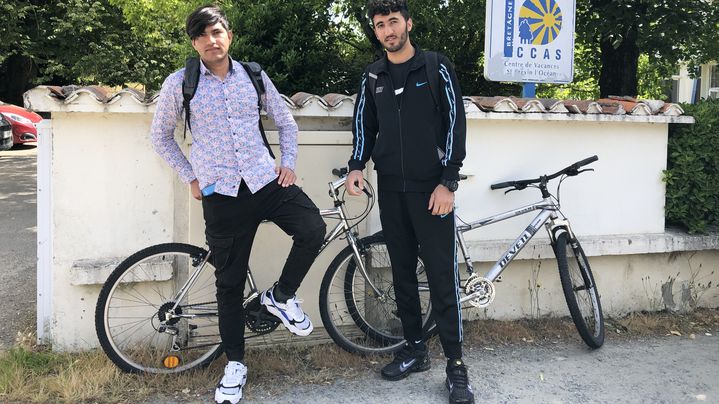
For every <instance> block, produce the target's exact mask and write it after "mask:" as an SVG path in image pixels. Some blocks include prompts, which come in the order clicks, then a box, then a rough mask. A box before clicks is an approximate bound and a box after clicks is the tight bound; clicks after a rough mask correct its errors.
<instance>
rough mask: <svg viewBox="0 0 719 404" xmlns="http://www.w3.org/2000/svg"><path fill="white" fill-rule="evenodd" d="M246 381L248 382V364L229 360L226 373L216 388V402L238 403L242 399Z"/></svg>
mask: <svg viewBox="0 0 719 404" xmlns="http://www.w3.org/2000/svg"><path fill="white" fill-rule="evenodd" d="M245 382H247V366H245V365H243V364H242V363H241V362H236V361H229V362H227V366H225V375H224V376H222V380H220V383H219V384H218V385H217V388H216V389H215V402H217V403H220V404H221V403H230V404H237V403H238V402H240V400H242V386H244V385H245Z"/></svg>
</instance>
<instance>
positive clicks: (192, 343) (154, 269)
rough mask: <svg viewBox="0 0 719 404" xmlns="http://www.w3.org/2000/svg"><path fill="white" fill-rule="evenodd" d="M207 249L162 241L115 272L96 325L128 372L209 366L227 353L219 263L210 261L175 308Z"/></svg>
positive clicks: (101, 300)
mask: <svg viewBox="0 0 719 404" xmlns="http://www.w3.org/2000/svg"><path fill="white" fill-rule="evenodd" d="M206 254H207V251H206V250H204V249H202V248H199V247H196V246H192V245H188V244H179V243H169V244H159V245H155V246H152V247H148V248H146V249H144V250H141V251H139V252H137V253H135V254H133V255H132V256H131V257H129V258H127V259H126V260H124V261H123V262H122V263H121V264H120V265H119V266H118V267H117V268H115V270H114V271H113V272H112V274H110V277H109V278H108V279H107V281H106V282H105V284H104V285H103V287H102V290H101V291H100V297H99V298H98V301H97V307H96V309H95V330H96V331H97V337H98V339H99V340H100V345H101V346H102V349H103V350H104V351H105V353H106V354H107V356H108V357H109V358H110V359H111V360H112V361H113V362H114V363H115V364H116V365H117V366H118V367H119V368H120V369H122V370H123V371H126V372H131V373H137V372H149V373H178V372H182V371H185V370H188V369H192V368H194V367H197V366H207V365H209V363H210V362H212V360H214V359H215V358H216V357H217V356H218V355H220V353H221V352H222V348H221V346H220V333H219V329H218V325H217V302H216V297H215V275H214V270H215V268H214V267H213V266H212V265H211V264H210V262H209V261H208V262H207V263H206V264H205V266H204V267H203V269H202V271H201V272H200V274H199V276H198V278H197V279H196V281H195V282H194V283H193V284H192V285H191V286H190V288H189V289H188V290H187V293H186V295H185V297H184V298H183V299H182V301H181V302H180V304H179V305H177V308H176V309H175V312H174V314H175V316H173V315H172V314H171V313H170V310H171V309H172V307H173V306H174V305H175V302H174V298H175V296H176V295H177V294H178V291H179V290H180V289H181V288H182V286H183V285H184V284H185V282H186V281H187V279H188V278H189V276H190V275H191V274H192V273H193V272H194V270H195V269H196V268H197V267H198V266H199V264H200V263H201V262H202V261H203V259H204V257H205V255H206Z"/></svg>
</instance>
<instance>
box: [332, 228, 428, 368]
mask: <svg viewBox="0 0 719 404" xmlns="http://www.w3.org/2000/svg"><path fill="white" fill-rule="evenodd" d="M358 249H359V250H360V253H361V254H362V256H363V257H364V258H365V266H366V268H368V272H369V276H370V277H371V279H372V282H373V283H374V284H375V286H376V287H377V288H378V289H379V290H380V291H381V292H384V297H379V296H376V294H375V293H374V291H372V290H371V289H370V288H368V287H367V285H366V282H365V279H364V276H363V275H362V273H361V272H360V271H358V270H357V263H356V262H355V257H354V253H353V250H352V247H351V246H347V247H346V248H344V249H343V250H342V251H340V253H339V254H337V256H336V257H335V258H334V259H333V260H332V262H331V263H330V265H329V267H328V268H327V272H326V273H325V275H324V277H323V279H322V285H321V287H320V299H319V300H320V315H321V317H322V323H323V325H324V327H325V330H326V331H327V333H328V334H329V335H330V337H331V338H332V340H333V341H334V342H335V343H337V345H339V346H340V347H341V348H342V349H344V350H346V351H347V352H350V353H358V354H363V355H366V354H387V353H392V352H394V351H396V350H399V349H400V348H401V347H402V345H404V342H405V341H404V337H403V336H402V325H401V322H400V320H399V318H398V317H397V311H396V310H397V305H396V303H395V298H394V286H393V284H392V274H391V264H390V262H389V256H388V255H387V247H386V244H385V241H384V236H383V235H382V234H381V233H377V234H375V235H372V236H368V237H364V238H362V239H360V240H358ZM373 268H374V269H373ZM418 277H419V287H420V288H421V295H420V303H421V305H422V313H423V314H422V316H423V318H422V320H423V331H424V334H425V336H426V337H429V336H431V335H432V334H433V333H434V331H435V329H436V327H435V326H434V321H433V320H432V317H431V302H430V299H429V288H428V286H427V283H426V282H427V281H426V274H425V273H424V263H423V262H422V261H421V259H420V260H418Z"/></svg>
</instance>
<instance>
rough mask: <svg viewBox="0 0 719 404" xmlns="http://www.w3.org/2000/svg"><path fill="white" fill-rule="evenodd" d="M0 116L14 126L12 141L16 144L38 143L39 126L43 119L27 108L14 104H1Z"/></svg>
mask: <svg viewBox="0 0 719 404" xmlns="http://www.w3.org/2000/svg"><path fill="white" fill-rule="evenodd" d="M0 114H2V115H3V116H4V117H5V119H7V120H8V121H9V122H10V124H11V125H12V135H13V136H12V140H13V143H14V144H22V143H27V142H37V128H36V127H35V125H37V123H38V122H40V121H42V117H41V116H40V115H38V114H36V113H34V112H32V111H29V110H27V109H25V108H20V107H18V106H15V105H12V104H0Z"/></svg>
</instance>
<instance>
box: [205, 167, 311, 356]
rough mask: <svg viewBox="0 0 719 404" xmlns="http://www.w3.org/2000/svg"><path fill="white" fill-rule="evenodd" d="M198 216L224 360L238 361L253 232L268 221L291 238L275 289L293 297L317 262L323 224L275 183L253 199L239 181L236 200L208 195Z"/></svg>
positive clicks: (293, 189)
mask: <svg viewBox="0 0 719 404" xmlns="http://www.w3.org/2000/svg"><path fill="white" fill-rule="evenodd" d="M202 210H203V215H204V217H205V235H206V236H207V242H208V244H209V245H210V249H211V250H212V257H211V262H212V264H213V265H214V267H215V277H216V282H215V284H216V285H217V306H218V316H219V328H220V337H221V338H222V343H223V345H224V347H225V354H226V355H227V359H228V360H231V361H242V359H243V357H244V353H245V338H244V337H245V311H244V309H243V307H242V303H243V300H244V290H245V282H246V280H247V268H248V265H249V264H248V262H249V259H250V251H251V249H252V242H253V241H254V238H255V234H256V233H257V228H258V227H259V225H260V223H261V222H262V221H263V220H269V221H272V222H274V223H275V224H277V225H278V226H279V227H280V228H281V229H282V230H283V231H284V232H285V233H287V234H288V235H291V236H292V239H293V241H294V244H293V245H292V249H291V251H290V254H289V256H288V257H287V261H286V262H285V266H284V268H283V269H282V274H281V275H280V279H279V282H278V286H279V288H280V289H281V290H282V292H284V293H286V294H288V295H293V294H294V293H295V292H296V291H297V289H298V288H299V287H300V283H301V282H302V280H303V279H304V277H305V275H306V274H307V272H308V271H309V269H310V266H312V263H313V262H314V260H315V258H316V257H317V254H318V252H319V249H320V246H321V245H322V241H323V240H324V235H325V222H324V221H323V220H322V217H320V214H319V209H317V207H316V206H315V204H314V203H312V201H311V200H310V198H309V197H308V196H307V195H306V194H305V193H304V192H302V190H301V189H300V188H299V187H297V186H296V185H291V186H289V187H287V188H283V187H282V186H280V185H279V184H277V180H274V181H272V182H271V183H269V184H267V185H266V186H265V187H263V188H262V189H261V190H259V191H257V192H256V193H255V194H252V193H251V192H250V190H249V189H248V188H247V185H246V184H245V183H244V181H243V182H242V184H241V186H240V190H239V191H238V195H237V197H231V196H225V195H220V194H213V195H210V196H208V197H205V198H203V199H202ZM267 269H269V270H271V268H267Z"/></svg>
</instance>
